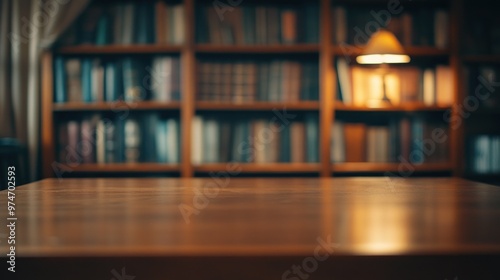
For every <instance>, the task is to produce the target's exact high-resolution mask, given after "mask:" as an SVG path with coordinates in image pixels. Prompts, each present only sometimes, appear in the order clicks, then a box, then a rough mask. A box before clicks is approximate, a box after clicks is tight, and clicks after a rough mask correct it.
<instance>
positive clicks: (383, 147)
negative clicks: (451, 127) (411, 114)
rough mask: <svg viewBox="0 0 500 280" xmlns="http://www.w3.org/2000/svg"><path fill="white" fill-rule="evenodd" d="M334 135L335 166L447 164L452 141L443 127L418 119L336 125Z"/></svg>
mask: <svg viewBox="0 0 500 280" xmlns="http://www.w3.org/2000/svg"><path fill="white" fill-rule="evenodd" d="M331 133H332V134H331V139H332V142H331V146H330V152H331V159H332V161H333V162H404V161H406V162H410V163H412V164H421V163H424V162H446V161H447V160H448V144H447V140H446V139H447V138H449V137H447V134H446V133H447V126H446V124H444V123H442V124H441V123H436V122H426V121H425V120H423V119H422V118H418V117H415V118H402V119H400V120H391V121H390V122H389V124H388V125H368V124H365V123H350V122H343V121H335V123H334V124H333V125H332V129H331ZM433 133H434V135H433ZM438 134H439V137H436V135H438ZM443 140H446V141H443Z"/></svg>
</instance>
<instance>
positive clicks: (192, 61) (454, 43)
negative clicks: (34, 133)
mask: <svg viewBox="0 0 500 280" xmlns="http://www.w3.org/2000/svg"><path fill="white" fill-rule="evenodd" d="M317 1H318V4H319V7H320V19H319V21H320V31H319V32H320V42H318V44H297V45H291V46H288V45H277V46H258V45H257V46H247V45H245V46H238V45H233V46H215V45H207V44H197V43H196V42H195V24H194V20H195V4H196V2H197V1H196V0H184V1H183V2H184V4H185V13H186V15H185V20H186V34H185V35H186V36H185V38H186V42H185V43H184V44H183V45H180V46H165V45H159V44H152V45H130V46H121V45H109V46H89V45H86V46H72V47H62V48H59V49H53V50H50V51H47V53H45V54H44V55H43V59H42V126H43V129H42V157H43V168H42V169H43V177H53V176H54V171H53V170H52V163H53V162H55V143H56V139H55V135H54V133H55V129H54V116H55V115H56V114H59V113H61V112H78V111H106V110H109V108H110V107H109V104H108V103H96V104H82V103H74V104H72V103H68V104H54V102H53V94H54V86H53V68H52V59H53V55H54V54H62V55H106V54H114V55H122V54H138V53H139V54H178V55H179V56H180V59H181V64H182V71H183V72H182V77H183V78H182V81H181V88H182V97H181V100H180V101H179V102H171V103H159V102H152V101H145V102H140V103H138V105H137V106H136V107H134V110H156V111H180V112H179V113H180V123H181V137H182V140H181V143H182V147H181V160H180V163H179V164H176V165H171V164H152V163H138V164H134V165H127V164H109V165H108V164H105V165H99V164H91V165H81V166H80V167H76V168H75V171H77V172H80V173H86V172H89V173H91V172H94V173H95V172H118V173H127V172H148V171H153V172H154V171H156V172H174V173H178V174H179V175H180V176H181V177H193V176H195V172H196V173H208V172H217V171H223V169H224V168H225V165H226V164H225V163H217V164H202V165H196V166H195V165H193V164H192V163H191V160H190V159H191V122H192V120H193V117H194V114H195V112H196V111H240V110H246V111H270V110H272V109H273V108H276V107H281V108H283V107H286V108H287V109H292V110H296V111H313V112H317V113H318V115H319V130H320V138H319V139H318V142H319V149H320V151H319V153H320V158H319V159H320V160H319V162H318V163H317V164H309V163H303V164H296V163H289V164H288V163H284V164H282V163H279V164H278V163H276V164H255V163H252V164H245V163H241V164H239V165H240V166H241V169H242V172H243V173H266V174H277V175H278V174H280V175H281V174H290V175H293V174H300V173H316V174H318V175H319V176H321V177H329V176H332V175H334V174H343V173H353V174H355V173H357V172H379V173H383V172H385V171H397V165H398V164H397V163H332V162H331V159H330V141H331V137H330V129H331V126H332V124H333V122H334V120H335V113H336V112H341V111H352V112H439V111H446V110H448V109H449V108H450V107H440V106H424V105H423V104H403V105H400V106H389V107H382V108H370V107H355V106H349V105H345V104H341V103H339V102H336V101H335V98H334V97H335V96H336V92H335V91H336V73H335V71H336V70H335V67H334V61H335V57H336V56H341V55H343V52H342V49H341V48H340V47H339V46H336V45H334V44H333V43H332V31H333V30H334V28H335V27H334V26H333V23H332V22H331V18H332V15H331V11H332V9H331V8H332V6H333V5H336V4H345V3H346V1H345V0H317ZM462 1H464V0H459V1H452V0H442V1H437V4H436V5H442V4H443V3H444V4H445V5H448V6H449V14H450V21H451V22H450V26H451V28H450V29H451V30H450V37H451V42H450V48H449V49H437V48H432V47H414V48H408V53H409V54H410V56H418V57H430V58H436V57H439V58H448V59H449V61H450V66H451V68H452V71H453V73H454V77H455V81H453V84H454V86H455V104H456V103H457V102H458V101H459V100H462V99H463V97H464V92H463V90H461V86H460V80H461V69H462V65H463V63H464V61H469V62H483V61H489V59H491V58H492V57H491V56H461V54H460V50H459V46H460V38H459V33H460V32H459V31H460V20H461V19H462V17H461V16H460V15H461V14H462V13H463V11H462V9H463V8H462ZM358 2H359V4H360V5H364V4H366V5H368V4H374V3H375V4H377V3H378V4H380V3H386V2H387V1H386V0H384V1H366V0H359V1H356V3H358ZM426 3H427V2H426ZM429 5H432V3H431V4H429ZM226 53H230V54H253V55H259V54H267V55H269V54H289V55H293V54H317V55H318V59H319V67H320V72H319V73H320V74H319V75H320V76H319V88H320V100H319V101H304V102H298V103H291V104H289V103H265V102H252V103H248V104H232V103H209V102H201V101H196V99H195V96H196V91H197V89H196V83H195V81H196V56H197V55H198V54H215V55H221V54H226ZM350 53H351V56H354V55H356V54H357V53H359V49H356V48H353V49H351V50H350ZM495 59H496V61H500V57H499V56H496V58H495ZM457 114H458V112H457V111H456V110H455V109H454V110H453V115H455V116H456V115H457ZM450 137H451V140H450V146H449V150H450V158H449V162H447V163H442V164H441V163H440V164H434V163H425V164H421V165H418V166H416V171H417V172H420V171H422V172H449V173H451V174H453V175H454V176H463V175H464V164H465V163H464V160H463V158H464V140H463V139H464V131H463V129H462V130H460V129H459V130H454V131H452V133H451V135H450Z"/></svg>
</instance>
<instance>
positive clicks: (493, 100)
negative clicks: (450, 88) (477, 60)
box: [465, 66, 500, 109]
mask: <svg viewBox="0 0 500 280" xmlns="http://www.w3.org/2000/svg"><path fill="white" fill-rule="evenodd" d="M465 77H466V79H465V88H466V89H467V90H468V94H469V95H470V96H475V97H477V99H478V101H479V102H480V104H479V105H480V106H481V107H482V108H492V109H494V108H498V107H500V95H499V94H497V93H496V92H495V91H496V90H497V89H498V85H499V81H500V67H498V66H481V67H474V66H472V67H467V68H465Z"/></svg>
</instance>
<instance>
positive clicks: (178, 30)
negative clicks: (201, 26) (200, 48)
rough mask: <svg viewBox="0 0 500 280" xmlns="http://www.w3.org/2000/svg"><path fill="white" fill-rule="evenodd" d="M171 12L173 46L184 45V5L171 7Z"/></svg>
mask: <svg viewBox="0 0 500 280" xmlns="http://www.w3.org/2000/svg"><path fill="white" fill-rule="evenodd" d="M172 11H173V30H172V31H173V36H172V43H173V44H176V45H177V44H179V45H180V44H182V43H184V34H185V20H184V18H185V17H184V5H182V4H179V5H175V6H173V7H172Z"/></svg>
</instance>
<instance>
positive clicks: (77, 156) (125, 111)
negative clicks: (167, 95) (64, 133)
mask: <svg viewBox="0 0 500 280" xmlns="http://www.w3.org/2000/svg"><path fill="white" fill-rule="evenodd" d="M145 70H146V73H147V74H146V75H145V76H144V77H143V79H142V83H141V85H140V86H137V87H135V88H132V89H130V90H129V91H130V93H129V94H128V95H130V96H131V98H127V97H126V96H121V97H120V98H119V100H115V101H113V102H109V106H110V109H111V112H112V113H113V114H114V116H115V117H114V118H107V117H106V118H103V119H102V122H103V124H104V125H103V126H102V127H101V128H99V127H96V129H93V130H92V131H90V134H86V135H82V136H83V137H81V138H80V140H79V141H78V143H77V145H76V147H70V146H66V147H64V150H65V151H66V158H65V159H64V160H61V162H59V161H54V162H52V164H51V167H52V170H53V171H54V174H55V175H56V177H57V178H58V179H59V180H62V179H63V176H64V174H65V173H72V172H73V171H74V169H75V168H77V167H78V166H80V165H81V164H82V163H83V159H84V158H85V157H88V156H90V155H91V153H93V148H92V147H95V146H96V135H98V134H99V133H101V134H105V133H106V131H107V130H108V129H109V127H110V126H112V125H113V124H114V120H115V119H118V120H121V121H123V120H125V119H126V118H127V117H128V116H130V112H131V111H132V110H133V109H135V108H137V107H138V106H139V102H140V101H141V100H144V99H145V98H146V94H147V91H151V90H153V89H155V88H156V87H157V85H158V83H159V82H160V80H161V79H166V78H168V77H169V76H170V75H171V72H170V71H168V70H166V69H157V68H152V67H150V66H146V67H145ZM100 129H101V130H104V131H101V130H100Z"/></svg>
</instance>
